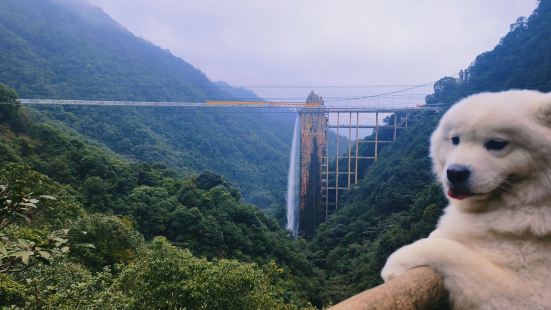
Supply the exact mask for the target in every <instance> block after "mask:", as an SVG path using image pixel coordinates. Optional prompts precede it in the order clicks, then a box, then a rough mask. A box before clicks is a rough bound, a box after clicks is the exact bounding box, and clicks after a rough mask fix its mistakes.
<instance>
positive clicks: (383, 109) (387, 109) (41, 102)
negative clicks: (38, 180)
mask: <svg viewBox="0 0 551 310" xmlns="http://www.w3.org/2000/svg"><path fill="white" fill-rule="evenodd" d="M19 102H20V103H21V104H23V105H34V106H60V105H61V106H128V107H183V108H202V109H228V108H230V109H264V110H269V111H274V112H276V111H277V112H282V111H283V112H289V113H295V112H296V111H297V109H300V110H301V111H312V112H315V111H319V112H325V113H336V112H358V113H375V112H379V113H395V112H403V111H426V110H429V111H436V110H438V107H432V106H414V107H392V106H346V107H343V106H340V107H338V106H299V105H296V106H281V105H278V104H273V105H272V104H270V102H267V103H265V104H257V103H252V104H246V103H239V104H224V105H218V104H214V105H213V104H208V103H206V102H170V101H165V102H153V101H106V100H57V99H19Z"/></svg>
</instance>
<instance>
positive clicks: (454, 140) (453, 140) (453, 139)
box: [452, 136, 460, 145]
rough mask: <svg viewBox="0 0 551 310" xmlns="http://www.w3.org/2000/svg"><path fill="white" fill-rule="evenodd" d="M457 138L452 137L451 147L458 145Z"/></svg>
mask: <svg viewBox="0 0 551 310" xmlns="http://www.w3.org/2000/svg"><path fill="white" fill-rule="evenodd" d="M459 141H460V140H459V137H458V136H455V137H452V144H453V145H458V144H459Z"/></svg>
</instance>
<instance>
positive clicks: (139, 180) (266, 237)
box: [0, 122, 320, 308]
mask: <svg viewBox="0 0 551 310" xmlns="http://www.w3.org/2000/svg"><path fill="white" fill-rule="evenodd" d="M0 128H3V130H4V131H3V132H4V133H5V134H2V135H0V143H2V144H4V145H6V146H7V147H8V148H9V149H11V150H12V155H11V156H10V157H9V158H5V159H2V158H0V164H1V165H2V166H3V167H4V168H3V170H1V171H0V172H1V173H0V181H2V180H12V181H10V182H7V183H6V182H4V184H12V185H13V186H16V185H17V186H18V188H19V189H20V190H19V191H18V192H20V193H33V195H31V196H29V199H34V197H39V196H40V195H44V194H51V195H52V196H55V197H56V198H57V200H51V199H44V200H43V201H40V204H39V208H38V209H37V212H36V213H35V215H34V217H33V221H32V223H27V222H26V221H25V220H24V219H23V218H20V219H19V217H17V218H18V220H17V226H14V228H13V229H12V228H10V229H12V230H11V231H10V234H11V235H12V236H13V237H10V240H17V239H18V238H23V239H27V240H33V242H35V244H37V245H38V244H39V241H40V240H50V239H48V235H49V234H51V233H52V232H54V231H56V230H57V229H59V228H62V227H71V230H70V231H68V235H67V237H63V238H64V239H68V240H70V243H71V244H74V245H75V246H71V250H70V251H69V256H70V259H71V262H72V264H74V266H76V267H74V268H77V269H78V268H81V269H82V270H83V272H84V273H79V272H78V270H77V271H75V272H76V273H77V274H81V276H79V277H81V278H78V279H77V280H74V281H76V282H74V283H73V284H74V285H76V286H78V285H84V288H85V289H86V290H87V291H88V290H89V289H88V287H90V286H91V287H96V286H97V285H96V284H94V283H97V281H100V280H101V279H99V280H98V279H96V275H98V274H96V273H97V272H101V270H103V269H104V268H109V269H110V270H112V271H111V272H110V273H111V275H110V276H109V277H108V278H109V280H108V281H107V280H105V281H107V282H109V281H115V279H116V277H117V274H118V273H119V272H120V271H121V270H124V268H125V267H124V266H126V265H131V264H132V263H133V262H134V261H136V260H139V259H140V258H142V257H143V255H144V241H143V240H144V239H143V237H142V236H141V235H140V234H138V233H137V232H136V230H138V231H139V232H141V233H142V234H143V235H144V236H145V239H152V238H153V237H155V236H157V235H163V236H166V237H167V238H168V239H169V240H170V241H171V242H174V244H176V245H178V246H180V247H185V248H187V249H188V251H189V252H190V253H192V254H193V255H195V256H201V257H206V258H208V259H211V260H216V259H226V258H233V259H238V260H240V261H242V262H244V263H256V264H258V266H259V267H258V270H259V271H257V272H256V273H253V274H258V272H262V273H266V276H267V277H270V281H272V282H273V283H274V284H273V285H275V286H277V287H281V289H282V290H283V291H284V294H283V293H282V294H283V295H285V303H292V304H296V305H299V304H300V305H306V301H307V300H311V301H313V302H315V303H316V304H320V299H319V292H317V291H316V289H315V288H316V287H319V284H318V283H317V282H318V281H319V275H320V272H319V271H318V270H316V269H315V268H314V267H313V266H312V264H311V263H310V262H308V260H307V258H306V255H305V254H304V253H303V252H304V245H301V244H300V243H298V242H296V241H294V240H292V239H291V238H290V237H289V235H288V233H287V232H286V231H284V230H282V229H281V228H280V227H279V225H278V223H277V222H276V221H275V219H273V218H271V217H268V216H266V215H265V214H264V213H263V212H262V211H260V210H259V209H257V208H255V207H253V206H249V205H245V204H242V203H241V202H240V201H239V199H240V197H241V195H240V193H239V191H238V190H237V189H236V188H234V187H233V186H232V185H231V184H230V183H229V182H228V181H227V180H226V179H225V178H222V177H221V176H219V175H216V174H214V173H210V172H205V173H203V174H199V175H196V176H192V177H188V178H185V179H182V178H180V177H178V176H177V174H176V173H174V172H173V171H172V170H170V169H169V168H167V167H165V166H163V165H158V164H157V165H154V166H151V165H148V164H141V163H139V164H137V163H132V162H128V161H125V160H123V159H121V158H120V157H118V156H117V155H114V154H113V153H111V152H109V151H108V150H106V149H104V148H101V147H98V146H97V145H94V144H91V143H89V142H87V141H85V140H84V139H82V138H80V137H79V135H78V134H75V133H72V132H64V131H62V130H60V129H58V128H56V127H55V126H54V125H35V124H33V123H32V122H27V123H25V126H24V127H23V128H21V131H19V132H17V133H15V132H13V131H11V130H10V128H9V127H2V123H0ZM52 159H54V160H52ZM10 162H16V163H10ZM17 162H18V163H17ZM20 163H27V164H26V165H24V164H20ZM45 174H46V175H48V176H49V177H46V176H45ZM2 178H3V179H2ZM13 180H16V182H14V181H13ZM17 182H20V183H17ZM0 184H2V183H1V182H0ZM25 197H27V196H25ZM42 203H44V206H42V205H41V204H42ZM84 209H85V210H86V211H84ZM94 212H103V213H107V214H111V215H101V214H93V213H94ZM90 213H92V214H90ZM14 223H15V222H14ZM10 227H12V226H10ZM82 244H84V245H86V244H94V245H95V248H89V247H86V246H83V245H82ZM76 245H80V246H76ZM35 257H37V256H36V255H29V258H35ZM19 260H21V258H19ZM232 262H233V263H232V264H237V263H236V262H235V261H232ZM274 262H275V264H277V266H279V267H277V269H278V270H282V272H278V273H272V272H271V271H270V270H271V269H270V268H268V267H266V269H265V267H264V266H270V265H271V264H274ZM65 263H68V262H58V263H55V262H54V264H53V265H51V264H46V265H35V266H31V267H30V268H24V269H25V270H23V271H21V272H19V273H18V275H17V277H18V281H23V282H22V283H23V284H24V285H25V286H26V287H32V286H34V285H35V284H36V286H37V288H32V289H33V290H39V291H41V292H43V293H41V294H42V295H40V296H42V297H37V298H39V299H40V300H42V301H40V304H41V305H43V307H46V305H50V304H51V305H55V306H56V307H60V308H63V307H68V308H71V307H72V306H74V304H72V303H71V302H72V301H71V300H73V299H71V298H72V297H71V298H69V297H67V298H68V299H67V300H68V302H67V303H63V302H61V301H60V300H59V298H61V297H56V296H65V295H63V294H69V295H71V296H72V294H80V293H79V292H80V291H79V290H78V289H77V288H68V287H61V288H59V289H56V288H55V287H56V286H53V285H52V284H51V283H49V282H48V281H49V278H50V277H57V276H54V275H51V274H50V273H49V272H54V271H52V270H51V269H49V267H48V266H54V265H55V264H65ZM56 266H57V265H56ZM230 266H234V265H231V264H230ZM247 266H249V265H247ZM251 266H252V265H251ZM52 268H54V267H52ZM56 268H57V267H56ZM69 268H73V267H69ZM37 270H42V271H40V272H44V273H45V274H46V275H45V276H40V274H37V275H34V274H32V276H28V277H27V276H26V274H30V275H31V273H32V272H38V271H37ZM102 277H103V276H102ZM27 278H29V279H31V280H32V282H31V283H27V282H25V281H26V279H27ZM79 279H80V280H79ZM102 279H103V278H102ZM67 281H69V283H72V282H71V281H73V280H70V279H69V280H67ZM101 281H103V282H105V281H104V280H101ZM255 281H256V280H255ZM103 282H102V283H103ZM79 283H81V284H79ZM82 283H88V284H82ZM31 284H32V285H31ZM102 285H103V284H102ZM105 285H106V286H105V287H103V288H101V289H98V292H97V293H94V294H93V296H92V295H90V296H91V297H90V300H89V301H86V302H85V301H83V305H84V304H86V305H90V307H91V308H93V307H94V306H93V305H94V303H95V302H96V301H97V300H101V303H104V304H108V303H109V302H112V305H113V308H117V307H119V306H120V305H122V306H124V305H128V304H130V303H131V301H132V300H131V298H130V297H128V296H126V295H124V294H122V293H120V292H119V291H117V290H115V289H114V288H113V287H111V286H110V284H109V285H108V284H105ZM48 286H52V287H54V288H53V289H52V288H48ZM84 288H83V289H84ZM107 292H113V294H114V295H113V296H116V298H117V300H111V299H109V298H107V297H105V296H108V295H110V294H111V293H107ZM114 292H119V293H120V294H118V293H117V294H118V295H117V294H115V293H114ZM83 294H84V293H83ZM86 294H87V293H86ZM121 294H122V295H121ZM33 298H35V297H33ZM35 299H36V298H35ZM33 300H34V299H33ZM36 300H38V299H36ZM94 300H96V301H94ZM157 301H159V300H157ZM159 302H161V301H159ZM41 307H42V306H41Z"/></svg>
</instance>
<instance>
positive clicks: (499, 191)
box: [431, 91, 551, 211]
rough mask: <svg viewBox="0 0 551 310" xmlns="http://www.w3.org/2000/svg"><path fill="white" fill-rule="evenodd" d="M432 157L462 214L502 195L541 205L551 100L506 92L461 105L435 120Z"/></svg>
mask: <svg viewBox="0 0 551 310" xmlns="http://www.w3.org/2000/svg"><path fill="white" fill-rule="evenodd" d="M431 157H432V160H433V169H434V172H435V173H436V175H437V176H438V178H439V180H440V182H441V183H442V185H443V187H444V190H445V192H446V194H447V195H448V197H449V198H450V199H451V202H452V203H454V204H455V205H457V206H458V207H460V208H461V209H464V210H465V211H482V210H480V208H483V206H484V205H487V202H488V200H491V199H499V198H500V197H501V196H503V195H511V194H515V195H516V196H518V197H517V198H521V199H524V200H525V201H526V200H531V201H532V202H533V201H537V200H538V199H542V197H543V196H544V195H546V196H547V195H548V194H547V193H548V192H549V191H550V188H549V186H551V177H550V175H551V169H550V168H551V164H550V162H551V95H549V94H543V93H539V92H535V91H507V92H500V93H483V94H478V95H473V96H471V97H468V98H466V99H463V100H462V101H460V102H459V103H457V104H456V105H454V106H453V107H452V108H450V110H448V111H447V112H446V114H445V115H444V116H443V117H442V119H441V120H440V123H439V125H438V128H437V129H436V130H435V132H434V133H433V135H432V137H431ZM534 186H536V187H539V188H532V187H534ZM542 186H543V187H545V188H544V190H545V191H542V190H541V187H542Z"/></svg>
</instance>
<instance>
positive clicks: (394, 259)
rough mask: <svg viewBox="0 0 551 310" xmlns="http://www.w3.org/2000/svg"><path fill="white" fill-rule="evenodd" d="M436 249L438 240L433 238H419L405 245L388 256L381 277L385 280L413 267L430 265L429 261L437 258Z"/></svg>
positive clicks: (437, 249)
mask: <svg viewBox="0 0 551 310" xmlns="http://www.w3.org/2000/svg"><path fill="white" fill-rule="evenodd" d="M435 241H436V242H435ZM433 243H434V244H433ZM438 251H440V249H439V248H438V241H437V240H434V239H421V240H418V241H417V242H414V243H412V244H410V245H406V246H404V247H402V248H400V249H398V250H397V251H396V252H394V253H393V254H392V255H390V256H389V258H388V259H387V261H386V264H385V266H384V268H383V270H382V271H381V277H382V278H383V280H385V282H387V281H390V280H392V279H394V278H396V277H397V276H399V275H401V274H403V273H404V272H406V271H408V270H410V269H413V268H415V267H420V266H430V264H431V261H433V260H434V259H437V258H436V256H437V255H438V254H437V253H438Z"/></svg>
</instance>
